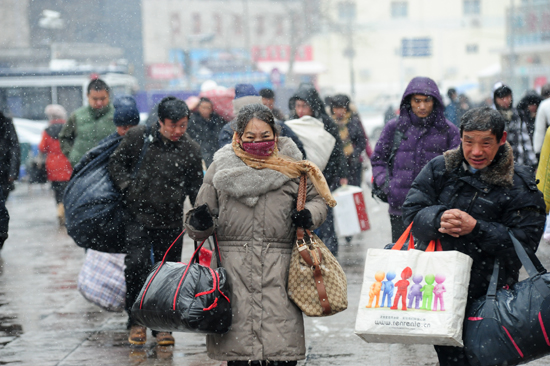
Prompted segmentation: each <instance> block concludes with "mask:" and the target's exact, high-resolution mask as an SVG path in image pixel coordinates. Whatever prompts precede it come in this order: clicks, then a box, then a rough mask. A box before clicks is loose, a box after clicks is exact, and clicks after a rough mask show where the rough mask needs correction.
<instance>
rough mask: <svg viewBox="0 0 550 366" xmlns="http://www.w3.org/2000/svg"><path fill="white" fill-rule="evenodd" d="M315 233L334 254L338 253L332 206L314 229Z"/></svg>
mask: <svg viewBox="0 0 550 366" xmlns="http://www.w3.org/2000/svg"><path fill="white" fill-rule="evenodd" d="M315 233H316V234H317V236H318V237H319V239H321V240H322V241H323V243H325V245H326V246H327V248H328V249H329V250H330V251H331V253H332V254H333V255H334V256H337V255H338V238H337V237H336V231H335V230H334V215H333V211H332V208H329V209H328V211H327V219H326V220H325V222H323V224H321V226H319V227H318V228H317V230H315Z"/></svg>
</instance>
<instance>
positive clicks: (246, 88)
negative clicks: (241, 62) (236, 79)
mask: <svg viewBox="0 0 550 366" xmlns="http://www.w3.org/2000/svg"><path fill="white" fill-rule="evenodd" d="M248 96H260V94H259V93H258V91H257V90H256V88H254V85H252V84H237V85H235V99H239V98H243V97H248Z"/></svg>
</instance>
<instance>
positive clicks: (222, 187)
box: [212, 136, 302, 207]
mask: <svg viewBox="0 0 550 366" xmlns="http://www.w3.org/2000/svg"><path fill="white" fill-rule="evenodd" d="M277 147H278V148H279V154H280V155H285V156H288V157H290V158H292V159H295V160H301V159H302V153H301V152H300V150H299V149H298V147H297V146H296V144H295V143H294V142H293V141H292V140H291V139H290V138H288V137H281V136H279V138H278V141H277ZM214 163H215V164H216V173H215V174H214V177H213V178H212V184H213V185H214V187H215V188H216V189H217V190H219V191H223V192H226V193H227V194H229V195H230V196H233V197H235V198H237V199H238V200H239V201H241V202H242V203H244V204H245V205H247V206H249V207H254V206H255V205H256V203H257V202H258V199H259V197H260V196H261V195H263V194H265V193H267V192H269V191H273V190H275V189H278V188H280V187H281V186H282V185H283V184H285V183H286V182H288V181H289V180H290V178H289V177H287V176H286V175H284V174H282V173H279V172H278V171H276V170H272V169H262V170H258V169H254V168H251V167H249V166H248V165H246V164H245V163H244V162H243V161H242V160H241V159H240V158H239V157H238V156H237V155H235V152H234V151H233V146H232V145H231V144H229V145H225V146H224V147H222V148H221V149H220V150H218V151H217V152H216V154H215V155H214Z"/></svg>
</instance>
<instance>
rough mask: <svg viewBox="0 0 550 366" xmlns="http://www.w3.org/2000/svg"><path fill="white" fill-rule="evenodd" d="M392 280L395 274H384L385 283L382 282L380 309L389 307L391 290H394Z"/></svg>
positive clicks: (391, 272)
mask: <svg viewBox="0 0 550 366" xmlns="http://www.w3.org/2000/svg"><path fill="white" fill-rule="evenodd" d="M394 278H395V272H393V271H388V273H386V281H383V282H382V291H383V292H384V294H383V295H382V307H384V306H386V307H388V308H389V307H390V306H391V298H392V297H393V289H394V288H395V285H394V284H393V279H394ZM384 304H386V305H384Z"/></svg>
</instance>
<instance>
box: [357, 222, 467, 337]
mask: <svg viewBox="0 0 550 366" xmlns="http://www.w3.org/2000/svg"><path fill="white" fill-rule="evenodd" d="M411 226H412V224H411ZM411 226H409V228H408V229H407V230H406V231H405V233H404V234H403V236H402V237H401V238H400V239H399V240H398V241H397V243H396V244H395V246H394V247H393V250H386V249H369V250H368V251H367V258H366V262H365V273H364V277H363V287H362V290H361V298H360V301H359V310H358V312H357V319H356V323H355V333H356V334H357V335H358V336H359V337H361V338H362V339H364V340H365V341H367V342H373V343H404V344H433V345H441V346H457V347H461V346H463V343H462V323H463V320H464V312H465V309H466V300H467V295H468V283H469V281H470V269H471V267H472V259H471V258H470V257H469V256H468V255H466V254H463V253H460V252H458V251H454V250H453V251H433V250H434V248H435V247H439V249H440V245H436V243H435V242H432V243H430V246H429V247H428V249H427V250H426V252H423V251H420V250H416V249H412V248H413V247H412V245H413V244H412V235H410V234H409V233H410V229H411ZM409 236H410V239H409V242H410V244H409V250H408V251H402V250H399V249H400V248H401V246H402V245H403V243H404V242H405V241H406V240H407V237H409ZM429 250H430V251H429Z"/></svg>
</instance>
